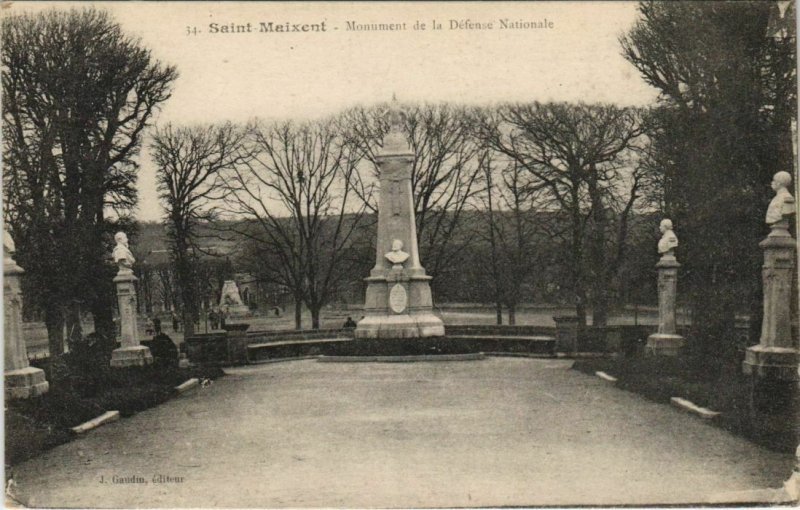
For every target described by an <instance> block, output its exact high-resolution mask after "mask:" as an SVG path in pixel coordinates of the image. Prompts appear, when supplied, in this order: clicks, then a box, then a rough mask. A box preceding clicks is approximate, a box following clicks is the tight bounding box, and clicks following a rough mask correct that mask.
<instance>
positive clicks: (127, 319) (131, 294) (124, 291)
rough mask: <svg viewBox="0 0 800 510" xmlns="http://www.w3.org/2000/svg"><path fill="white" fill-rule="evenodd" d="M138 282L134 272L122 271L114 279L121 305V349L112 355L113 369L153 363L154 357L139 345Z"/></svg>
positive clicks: (144, 347) (148, 350)
mask: <svg viewBox="0 0 800 510" xmlns="http://www.w3.org/2000/svg"><path fill="white" fill-rule="evenodd" d="M136 280H137V278H136V277H135V276H134V275H133V271H131V270H130V269H122V268H121V269H120V271H119V273H117V276H115V277H114V283H115V284H116V285H117V302H118V303H119V324H120V337H119V338H120V348H119V349H114V351H113V352H112V353H111V366H112V367H130V366H143V365H147V364H150V363H152V362H153V355H152V354H151V353H150V349H148V348H147V347H146V346H144V345H140V344H139V332H138V328H137V324H136V287H135V284H136Z"/></svg>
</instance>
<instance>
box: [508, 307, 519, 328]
mask: <svg viewBox="0 0 800 510" xmlns="http://www.w3.org/2000/svg"><path fill="white" fill-rule="evenodd" d="M516 324H517V305H516V304H515V303H512V304H510V305H508V325H509V326H515V325H516Z"/></svg>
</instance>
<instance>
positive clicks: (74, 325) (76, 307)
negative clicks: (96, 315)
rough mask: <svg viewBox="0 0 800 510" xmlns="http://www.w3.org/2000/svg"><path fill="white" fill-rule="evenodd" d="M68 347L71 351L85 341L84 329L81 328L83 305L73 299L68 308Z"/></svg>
mask: <svg viewBox="0 0 800 510" xmlns="http://www.w3.org/2000/svg"><path fill="white" fill-rule="evenodd" d="M65 320H66V324H67V345H69V348H70V350H72V348H73V347H74V346H75V345H76V344H77V343H78V342H80V341H81V340H83V327H82V326H81V303H80V301H78V300H77V299H73V300H72V301H71V302H70V303H69V306H68V307H67V313H66V317H65Z"/></svg>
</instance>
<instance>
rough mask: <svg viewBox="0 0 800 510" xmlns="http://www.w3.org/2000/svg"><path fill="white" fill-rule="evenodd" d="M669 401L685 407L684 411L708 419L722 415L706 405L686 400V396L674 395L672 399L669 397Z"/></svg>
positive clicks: (676, 405) (681, 407)
mask: <svg viewBox="0 0 800 510" xmlns="http://www.w3.org/2000/svg"><path fill="white" fill-rule="evenodd" d="M669 401H670V403H672V405H674V406H675V407H678V408H680V409H683V410H684V411H689V412H690V413H692V414H696V415H697V416H699V417H701V418H703V419H706V420H710V419H712V418H716V417H717V416H719V415H720V413H718V412H717V411H712V410H710V409H706V408H705V407H700V406H697V405H695V404H693V403H692V402H690V401H688V400H686V399H685V398H680V397H672V398H671V399H669Z"/></svg>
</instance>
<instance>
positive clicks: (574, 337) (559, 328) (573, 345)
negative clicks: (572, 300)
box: [553, 315, 580, 353]
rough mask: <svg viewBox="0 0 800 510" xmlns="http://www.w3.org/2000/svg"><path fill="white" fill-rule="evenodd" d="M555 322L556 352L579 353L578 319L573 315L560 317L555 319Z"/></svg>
mask: <svg viewBox="0 0 800 510" xmlns="http://www.w3.org/2000/svg"><path fill="white" fill-rule="evenodd" d="M553 322H555V323H556V352H565V353H574V352H577V351H578V323H579V322H580V321H579V320H578V318H577V317H575V316H572V315H559V316H554V317H553Z"/></svg>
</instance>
